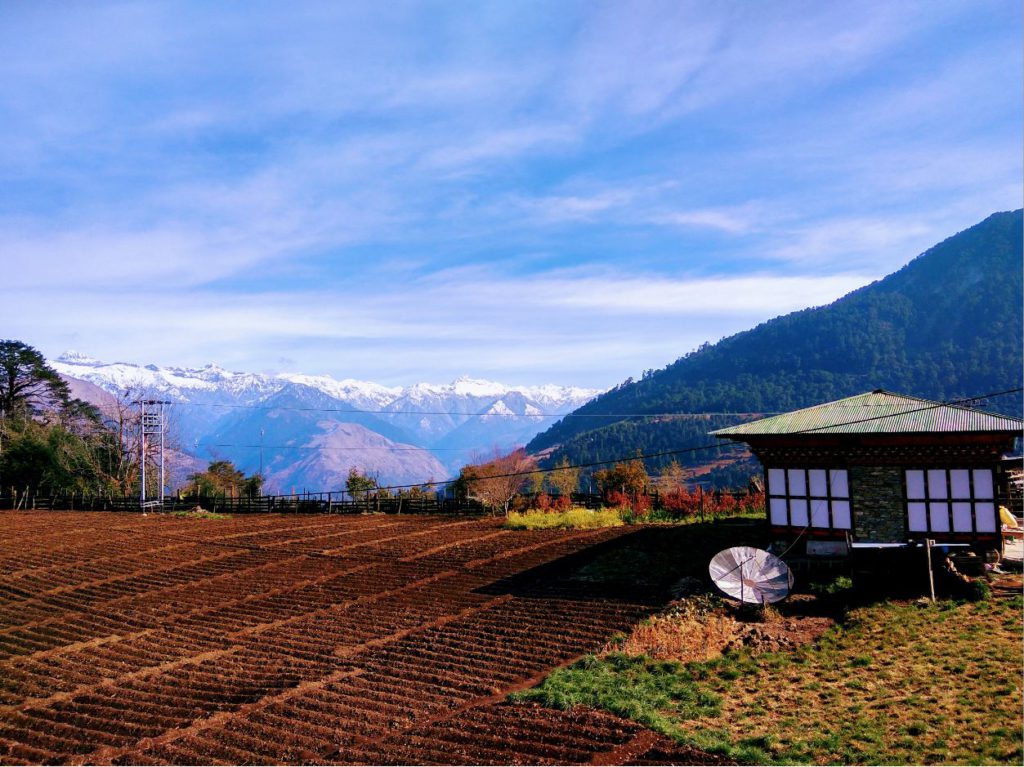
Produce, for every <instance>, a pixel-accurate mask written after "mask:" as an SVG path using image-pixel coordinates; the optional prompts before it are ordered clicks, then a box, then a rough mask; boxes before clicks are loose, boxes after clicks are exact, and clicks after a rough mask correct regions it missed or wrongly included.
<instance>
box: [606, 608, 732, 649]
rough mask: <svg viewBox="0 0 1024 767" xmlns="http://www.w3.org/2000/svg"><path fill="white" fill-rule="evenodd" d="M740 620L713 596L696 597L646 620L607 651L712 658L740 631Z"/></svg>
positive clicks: (611, 645)
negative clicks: (714, 600) (710, 598)
mask: <svg viewBox="0 0 1024 767" xmlns="http://www.w3.org/2000/svg"><path fill="white" fill-rule="evenodd" d="M739 631H740V624H739V623H738V622H737V621H736V619H735V618H733V617H732V616H731V615H729V614H728V612H727V611H726V610H725V609H724V608H722V607H721V606H719V605H716V604H714V602H712V601H711V600H708V599H702V598H699V597H693V598H691V599H687V600H684V601H682V602H680V603H679V604H678V606H677V607H676V608H675V609H673V610H672V611H671V612H669V613H666V614H664V615H654V616H651V617H650V618H648V619H647V620H645V621H644V622H643V623H641V624H640V625H639V626H637V627H636V628H634V629H633V631H632V632H631V633H630V634H629V636H627V637H626V638H625V639H623V640H622V641H620V642H615V643H613V644H610V645H609V646H608V647H607V648H606V650H607V651H609V652H610V651H613V650H614V651H618V652H622V653H626V654H627V655H646V656H647V657H649V658H657V659H658V660H677V661H682V662H684V663H688V662H690V661H700V660H710V659H711V658H717V657H718V656H719V655H721V654H722V652H721V651H722V648H723V647H725V646H727V645H728V644H729V643H730V642H731V641H733V640H734V639H736V637H737V636H738V635H739Z"/></svg>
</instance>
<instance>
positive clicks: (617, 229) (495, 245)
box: [0, 0, 1024, 386]
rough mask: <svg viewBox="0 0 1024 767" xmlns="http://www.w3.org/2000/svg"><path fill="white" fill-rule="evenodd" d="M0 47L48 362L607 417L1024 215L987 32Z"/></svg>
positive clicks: (660, 30) (1, 35) (277, 39)
mask: <svg viewBox="0 0 1024 767" xmlns="http://www.w3.org/2000/svg"><path fill="white" fill-rule="evenodd" d="M0 14H2V17H3V20H2V23H0V49H2V50H4V56H3V57H0V138H2V139H3V140H2V141H0V182H2V183H0V260H2V263H3V265H4V266H5V267H8V268H7V269H6V271H5V285H6V287H7V288H8V293H9V294H10V295H11V296H12V298H11V300H9V301H5V302H3V303H0V322H3V324H4V327H5V328H7V329H8V330H6V331H5V332H6V333H11V334H13V333H17V334H19V335H20V336H21V337H24V339H25V340H27V341H29V342H33V343H36V344H38V345H40V346H42V347H44V348H45V349H46V350H47V351H48V352H50V353H54V354H56V353H59V352H60V351H62V347H64V346H77V347H80V348H82V349H83V350H85V351H89V352H92V353H94V354H96V355H98V356H107V357H120V358H135V359H140V361H149V359H145V358H144V357H145V356H146V355H149V350H150V349H151V348H153V344H152V339H153V338H154V337H156V338H159V344H158V348H159V353H158V354H154V355H152V356H159V357H160V360H159V361H171V362H173V361H197V360H196V358H197V356H201V357H202V358H203V359H207V358H216V359H218V360H222V361H224V363H225V364H231V363H232V360H234V361H235V364H237V365H239V366H243V367H250V368H259V367H261V364H260V360H274V359H277V358H278V357H282V356H284V357H288V358H290V359H295V360H296V361H297V364H302V365H308V366H310V370H311V372H316V371H319V372H331V373H336V374H341V375H348V374H351V375H359V376H361V377H367V378H374V377H382V378H390V379H391V380H392V381H395V382H409V381H411V380H417V379H423V378H434V379H437V378H440V377H443V375H446V374H448V373H452V374H454V373H461V372H471V373H480V374H494V375H503V376H508V377H511V378H513V379H519V380H522V377H525V376H530V377H533V378H534V379H535V380H542V379H545V378H549V377H558V378H560V379H561V380H563V381H565V382H575V381H574V379H573V376H574V375H577V376H579V382H581V383H587V384H591V385H599V386H604V385H609V384H611V383H614V382H615V381H616V380H617V379H621V378H622V377H624V376H625V375H629V374H632V373H635V372H636V371H637V370H638V369H640V368H641V367H651V366H658V365H661V364H664V363H665V362H668V361H669V360H671V359H673V358H675V357H676V356H678V355H679V354H680V353H682V352H685V351H686V350H688V349H690V348H692V347H694V346H696V345H697V344H699V343H701V342H702V341H704V340H709V339H715V338H718V337H720V336H722V335H724V334H725V333H728V332H732V331H734V330H739V329H741V328H743V327H745V326H747V325H749V324H750V323H751V322H755V321H758V320H759V319H764V318H767V317H769V316H771V315H772V314H777V313H781V312H785V311H789V310H790V309H794V308H800V307H802V306H806V305H809V304H815V303H821V302H824V301H827V300H831V299H832V298H835V297H837V296H838V295H839V294H840V293H841V292H843V291H845V290H847V289H849V288H851V287H855V286H856V285H857V284H860V282H861V281H867V280H868V279H869V278H873V277H877V276H880V275H882V274H884V273H886V272H888V271H892V270H894V269H896V268H898V267H899V266H901V265H902V264H903V263H905V262H906V261H908V260H909V259H910V258H911V257H913V256H914V255H916V254H917V253H919V252H921V251H922V250H923V249H924V248H926V247H928V246H929V245H931V244H934V243H935V242H937V241H938V240H940V239H942V238H944V237H946V236H948V235H950V234H952V233H953V232H955V231H957V230H959V229H963V228H965V227H966V226H969V225H971V224H973V223H975V222H976V221H978V220H980V219H981V218H983V217H984V216H985V215H987V214H988V213H991V212H992V211H993V210H995V209H1006V208H1010V207H1018V206H1019V204H1020V199H1021V193H1022V184H1021V177H1022V175H1024V168H1022V158H1021V155H1020V151H1019V138H1020V135H1021V129H1022V122H1024V117H1022V115H1021V106H1020V104H1019V99H1015V98H1011V97H1009V96H1008V95H1007V94H1013V93H1019V92H1020V88H1021V75H1020V72H1021V46H1020V41H1019V34H1018V31H1019V28H1020V14H1021V11H1020V8H1019V7H1017V6H1015V5H1013V4H1006V3H1002V2H998V0H992V1H991V2H987V1H985V0H982V1H981V2H977V3H975V2H971V3H966V2H965V3H960V2H950V3H942V4H935V3H930V2H920V3H918V2H909V3H899V4H893V3H885V2H868V3H859V4H846V5H838V4H805V3H788V2H785V3H775V4H770V5H765V4H761V5H757V6H751V5H748V4H730V3H718V4H708V3H697V2H693V3H690V2H676V1H675V0H672V1H668V2H640V3H630V4H629V5H623V4H616V3H607V4H602V3H589V2H580V3H574V2H569V3H563V4H559V5H551V6H526V5H522V4H515V3H512V4H509V3H493V4H489V3H471V4H469V3H467V4H455V5H444V4H442V5H440V6H438V5H425V4H423V5H421V4H418V3H403V4H379V3H345V4H338V3H330V2H322V3H321V2H309V3H301V4H298V5H297V6H295V7H292V6H289V7H287V8H285V7H283V6H280V7H279V6H274V5H272V4H271V5H256V6H252V7H249V8H247V9H246V10H245V12H244V13H243V12H241V11H240V10H239V9H238V8H235V7H234V6H230V5H223V6H211V5H208V4H203V3H188V2H185V3H177V2H175V3H161V2H155V3H146V4H127V5H126V4H123V3H114V2H111V3H97V4H92V5H90V6H89V7H88V8H86V7H84V6H75V5H56V6H55V5H49V4H33V3H24V4H17V3H15V4H8V5H7V6H5V7H4V8H3V10H2V11H0ZM968 22H969V23H968ZM11 265H15V268H10V266H11ZM723 296H728V297H729V298H730V300H729V301H726V300H723V298H722V297H723ZM58 302H59V305H60V306H61V307H62V308H65V307H70V308H71V311H65V312H62V313H55V312H53V311H52V309H51V307H52V306H53V305H56V304H57V303H58ZM666 326H671V327H670V329H669V330H666ZM139 350H142V351H141V352H140V351H139ZM602 350H604V352H605V353H602ZM140 355H142V356H140ZM374 366H376V368H374ZM375 370H376V371H378V372H379V375H378V374H377V373H375ZM517 371H521V376H520V375H517V374H516V373H517Z"/></svg>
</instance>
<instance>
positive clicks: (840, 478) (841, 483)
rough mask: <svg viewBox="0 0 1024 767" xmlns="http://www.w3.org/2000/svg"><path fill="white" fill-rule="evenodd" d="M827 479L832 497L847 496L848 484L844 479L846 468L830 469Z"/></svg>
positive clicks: (848, 491) (848, 495) (848, 493)
mask: <svg viewBox="0 0 1024 767" xmlns="http://www.w3.org/2000/svg"><path fill="white" fill-rule="evenodd" d="M829 473H830V474H831V476H830V477H829V481H830V482H831V483H832V497H833V498H849V497H850V486H849V482H847V479H846V469H832V470H831V471H830V472H829Z"/></svg>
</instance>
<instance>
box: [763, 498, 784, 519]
mask: <svg viewBox="0 0 1024 767" xmlns="http://www.w3.org/2000/svg"><path fill="white" fill-rule="evenodd" d="M768 506H769V508H770V509H771V515H772V524H773V525H788V524H789V516H788V515H787V513H786V499H785V498H771V499H770V500H769V503H768Z"/></svg>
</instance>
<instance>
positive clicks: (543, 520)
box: [505, 508, 624, 530]
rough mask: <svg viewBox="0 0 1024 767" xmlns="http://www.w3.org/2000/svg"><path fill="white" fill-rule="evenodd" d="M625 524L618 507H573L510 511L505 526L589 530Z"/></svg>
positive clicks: (528, 528) (512, 528)
mask: <svg viewBox="0 0 1024 767" xmlns="http://www.w3.org/2000/svg"><path fill="white" fill-rule="evenodd" d="M622 524H624V523H623V521H622V515H621V514H620V513H619V512H618V510H616V509H601V510H597V511H592V510H590V509H583V508H572V509H566V510H565V511H524V512H521V513H520V512H515V511H513V512H510V513H509V515H508V519H506V520H505V527H507V528H508V529H510V530H589V529H591V528H595V527H618V526H620V525H622Z"/></svg>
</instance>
